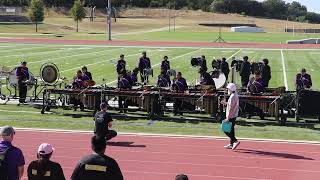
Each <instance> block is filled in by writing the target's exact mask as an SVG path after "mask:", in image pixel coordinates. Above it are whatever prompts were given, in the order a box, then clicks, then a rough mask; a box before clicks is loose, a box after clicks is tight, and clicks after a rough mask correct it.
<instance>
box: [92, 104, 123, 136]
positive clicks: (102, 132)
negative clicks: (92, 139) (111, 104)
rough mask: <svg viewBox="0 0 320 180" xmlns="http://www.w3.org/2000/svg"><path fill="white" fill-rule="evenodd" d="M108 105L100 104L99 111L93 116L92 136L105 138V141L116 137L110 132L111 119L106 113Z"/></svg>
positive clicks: (114, 133) (112, 131) (113, 132)
mask: <svg viewBox="0 0 320 180" xmlns="http://www.w3.org/2000/svg"><path fill="white" fill-rule="evenodd" d="M107 108H108V105H107V104H106V103H101V104H100V109H101V111H99V112H97V113H96V114H95V116H94V119H93V120H94V125H95V128H94V134H95V135H96V136H97V137H100V138H105V140H106V141H109V140H110V139H112V138H114V137H116V136H117V134H118V133H117V132H116V131H114V130H111V128H112V122H113V119H112V117H111V115H110V114H109V113H108V112H107Z"/></svg>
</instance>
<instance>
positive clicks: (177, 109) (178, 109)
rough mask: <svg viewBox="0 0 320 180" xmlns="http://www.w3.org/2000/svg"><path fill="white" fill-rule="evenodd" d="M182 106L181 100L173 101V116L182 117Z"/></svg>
mask: <svg viewBox="0 0 320 180" xmlns="http://www.w3.org/2000/svg"><path fill="white" fill-rule="evenodd" d="M182 105H183V101H182V100H181V99H175V100H174V103H173V113H174V114H175V115H177V114H180V115H182V114H183V113H182V110H183V108H182Z"/></svg>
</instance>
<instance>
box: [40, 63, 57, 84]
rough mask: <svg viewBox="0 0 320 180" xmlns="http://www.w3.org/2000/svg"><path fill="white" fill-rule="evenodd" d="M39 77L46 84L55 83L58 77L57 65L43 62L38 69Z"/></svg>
mask: <svg viewBox="0 0 320 180" xmlns="http://www.w3.org/2000/svg"><path fill="white" fill-rule="evenodd" d="M40 78H41V80H42V81H43V82H44V83H45V84H46V85H55V84H56V83H57V82H58V80H59V78H60V73H59V69H58V67H57V66H56V65H55V64H53V63H45V64H43V65H42V66H41V69H40Z"/></svg>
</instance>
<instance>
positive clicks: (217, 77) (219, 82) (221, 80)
mask: <svg viewBox="0 0 320 180" xmlns="http://www.w3.org/2000/svg"><path fill="white" fill-rule="evenodd" d="M212 79H213V80H214V83H215V85H216V89H220V88H222V87H223V86H224V85H225V84H226V81H227V78H226V76H225V75H224V74H223V73H222V72H220V71H213V72H212Z"/></svg>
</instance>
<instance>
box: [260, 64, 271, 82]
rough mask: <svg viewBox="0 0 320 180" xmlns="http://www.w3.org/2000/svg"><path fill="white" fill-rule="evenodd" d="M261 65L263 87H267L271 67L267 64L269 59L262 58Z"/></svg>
mask: <svg viewBox="0 0 320 180" xmlns="http://www.w3.org/2000/svg"><path fill="white" fill-rule="evenodd" d="M262 61H263V66H262V70H261V75H262V79H263V81H264V85H265V87H269V81H270V79H271V67H270V66H269V60H268V59H263V60H262Z"/></svg>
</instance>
